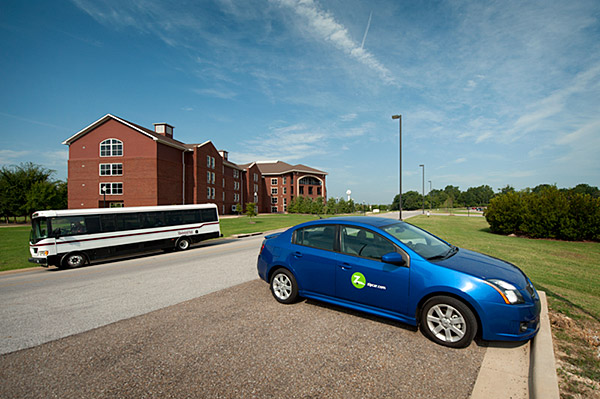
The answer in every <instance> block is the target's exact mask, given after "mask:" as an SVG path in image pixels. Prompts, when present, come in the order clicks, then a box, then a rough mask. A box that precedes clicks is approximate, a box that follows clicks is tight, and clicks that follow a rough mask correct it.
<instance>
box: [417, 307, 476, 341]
mask: <svg viewBox="0 0 600 399" xmlns="http://www.w3.org/2000/svg"><path fill="white" fill-rule="evenodd" d="M420 322H421V331H422V332H423V334H424V335H425V336H426V337H428V338H429V339H431V340H432V341H434V342H436V343H438V344H440V345H443V346H448V347H451V348H465V347H467V346H469V345H470V344H471V341H473V338H475V334H476V333H477V319H476V318H475V315H474V314H473V311H471V309H470V308H469V307H468V306H467V305H465V303H464V302H462V301H460V300H458V299H456V298H452V297H448V296H436V297H433V298H431V299H429V300H428V301H427V302H425V305H423V309H422V310H421V319H420Z"/></svg>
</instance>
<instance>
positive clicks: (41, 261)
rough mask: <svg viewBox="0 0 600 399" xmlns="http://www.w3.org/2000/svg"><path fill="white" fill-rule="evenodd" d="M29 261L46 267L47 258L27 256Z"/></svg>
mask: <svg viewBox="0 0 600 399" xmlns="http://www.w3.org/2000/svg"><path fill="white" fill-rule="evenodd" d="M28 260H29V262H30V263H36V264H38V265H40V266H44V267H48V258H29V259H28Z"/></svg>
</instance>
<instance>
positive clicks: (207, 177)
mask: <svg viewBox="0 0 600 399" xmlns="http://www.w3.org/2000/svg"><path fill="white" fill-rule="evenodd" d="M206 182H207V183H210V172H206Z"/></svg>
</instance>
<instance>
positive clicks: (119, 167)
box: [100, 163, 123, 176]
mask: <svg viewBox="0 0 600 399" xmlns="http://www.w3.org/2000/svg"><path fill="white" fill-rule="evenodd" d="M122 174H123V164H122V163H101V164H100V176H121V175H122Z"/></svg>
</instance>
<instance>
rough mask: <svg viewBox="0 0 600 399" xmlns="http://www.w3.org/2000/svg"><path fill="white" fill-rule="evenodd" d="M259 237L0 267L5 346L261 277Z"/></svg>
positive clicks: (0, 347) (25, 344)
mask: <svg viewBox="0 0 600 399" xmlns="http://www.w3.org/2000/svg"><path fill="white" fill-rule="evenodd" d="M262 239H263V237H261V236H257V237H249V238H245V239H243V240H216V241H210V242H207V243H204V244H203V245H202V246H200V247H194V248H192V249H190V250H189V251H186V252H173V253H167V254H163V253H161V254H158V255H153V256H144V257H139V258H134V259H129V260H121V261H117V262H106V263H102V264H93V265H91V266H87V267H82V268H79V269H73V270H59V269H55V268H53V267H52V268H49V269H41V270H40V269H37V270H35V271H30V272H23V273H17V274H8V275H0V303H1V304H2V306H0V320H1V323H0V354H1V353H8V352H12V351H15V350H19V349H24V348H29V347H32V346H34V345H39V344H42V343H45V342H49V341H52V340H55V339H59V338H62V337H66V336H69V335H72V334H76V333H80V332H84V331H88V330H91V329H93V328H96V327H100V326H103V325H106V324H109V323H113V322H116V321H119V320H123V319H127V318H130V317H134V316H138V315H142V314H145V313H148V312H151V311H153V310H157V309H161V308H164V307H167V306H170V305H174V304H177V303H181V302H183V301H187V300H189V299H192V298H197V297H199V296H202V295H206V294H208V293H210V292H214V291H218V290H221V289H223V288H227V287H231V286H233V285H236V284H240V283H243V282H246V281H249V280H253V279H256V278H257V273H256V257H257V255H258V250H259V248H260V244H261V242H262Z"/></svg>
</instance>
